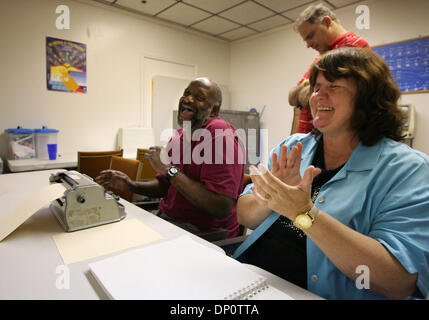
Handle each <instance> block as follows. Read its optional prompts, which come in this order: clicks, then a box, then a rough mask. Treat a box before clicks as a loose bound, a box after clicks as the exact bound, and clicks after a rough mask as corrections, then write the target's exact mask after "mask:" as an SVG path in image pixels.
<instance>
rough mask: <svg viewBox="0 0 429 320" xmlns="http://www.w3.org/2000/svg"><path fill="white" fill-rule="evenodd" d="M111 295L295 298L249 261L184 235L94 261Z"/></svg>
mask: <svg viewBox="0 0 429 320" xmlns="http://www.w3.org/2000/svg"><path fill="white" fill-rule="evenodd" d="M89 268H90V271H91V273H92V274H93V275H94V278H95V279H96V280H97V282H98V283H99V285H100V286H101V288H102V289H103V290H104V291H105V293H106V294H107V296H108V297H109V298H110V299H118V300H123V299H128V300H135V299H144V300H220V299H227V300H246V299H261V300H291V299H292V298H291V297H290V296H288V295H287V294H285V293H283V292H282V291H280V290H277V289H276V288H274V287H272V286H270V285H268V283H267V279H266V278H264V277H262V276H260V275H259V274H257V273H256V272H254V271H252V270H250V269H248V268H247V267H246V266H245V265H243V264H241V263H240V262H238V261H236V260H234V259H232V258H231V257H228V256H227V255H225V253H222V252H219V251H217V250H215V249H212V248H209V247H206V246H204V245H202V244H200V243H198V242H197V241H195V240H193V239H192V238H191V237H189V236H187V235H184V236H181V237H179V238H177V239H174V240H168V241H163V242H160V243H157V244H153V245H150V246H147V247H144V248H139V249H133V250H130V251H127V252H125V253H122V254H119V255H116V256H113V257H109V258H106V259H103V260H100V261H97V262H94V263H90V264H89Z"/></svg>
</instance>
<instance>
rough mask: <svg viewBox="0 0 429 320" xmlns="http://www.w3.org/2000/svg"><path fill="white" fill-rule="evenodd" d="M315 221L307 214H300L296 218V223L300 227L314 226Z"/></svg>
mask: <svg viewBox="0 0 429 320" xmlns="http://www.w3.org/2000/svg"><path fill="white" fill-rule="evenodd" d="M312 224H313V221H311V218H310V217H309V216H307V215H306V214H300V215H299V216H297V217H296V218H295V225H296V226H297V227H298V228H300V229H308V228H310V227H311V226H312Z"/></svg>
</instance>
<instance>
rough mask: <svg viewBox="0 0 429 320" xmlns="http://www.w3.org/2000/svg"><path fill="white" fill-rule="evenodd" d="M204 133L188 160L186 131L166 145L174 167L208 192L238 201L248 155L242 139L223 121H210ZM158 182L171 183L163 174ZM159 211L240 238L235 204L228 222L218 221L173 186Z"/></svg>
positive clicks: (205, 125) (193, 146)
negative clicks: (178, 151)
mask: <svg viewBox="0 0 429 320" xmlns="http://www.w3.org/2000/svg"><path fill="white" fill-rule="evenodd" d="M201 129H205V130H206V131H205V132H204V134H203V135H201V138H200V139H199V140H198V141H192V142H191V150H192V154H193V156H189V154H188V155H185V157H184V155H183V152H182V150H183V136H184V132H183V129H179V130H177V132H176V134H175V135H174V136H173V137H172V138H171V140H170V141H169V144H168V145H167V148H169V149H170V151H169V155H170V157H171V158H172V164H173V165H175V166H177V167H178V168H180V171H181V172H182V173H184V174H185V175H186V176H188V177H189V178H191V179H193V180H196V181H199V182H202V183H203V184H204V186H205V187H206V188H207V189H209V190H211V191H213V192H216V193H218V194H221V195H224V196H227V197H230V198H232V199H235V200H237V199H238V197H239V195H240V193H241V191H242V189H243V177H244V168H245V155H244V154H243V151H242V150H243V149H242V148H241V147H240V141H241V140H240V138H239V136H238V135H235V136H234V132H235V129H234V127H233V126H231V124H229V123H228V122H226V121H225V120H223V119H221V118H220V117H216V118H213V119H210V120H208V121H207V122H205V123H204V124H203V126H202V128H201ZM207 133H209V136H208V137H207V139H208V141H209V140H210V142H208V141H207V143H204V139H206V138H205V137H204V135H207ZM194 135H195V133H194ZM193 139H195V137H193ZM221 141H223V143H222V144H220V142H221ZM177 144H178V145H180V159H179V158H175V157H174V154H173V155H172V152H173V150H174V146H176V147H177ZM202 144H203V145H202ZM197 146H198V148H197ZM176 150H177V149H176ZM194 150H195V152H194ZM227 151H229V152H227ZM210 152H211V154H210ZM196 154H198V155H196ZM201 162H202V163H201ZM198 163H201V164H198ZM157 178H158V179H161V180H162V181H164V182H165V183H168V181H167V179H166V178H165V177H164V176H162V175H160V174H158V175H157ZM159 209H161V211H162V212H164V213H165V214H166V215H168V216H169V217H171V218H174V219H177V220H180V221H184V222H190V223H192V224H194V225H196V226H197V227H198V228H200V229H201V230H215V229H218V228H224V229H226V230H228V232H229V237H235V236H237V235H238V231H239V230H238V229H239V224H238V222H237V215H236V203H235V204H234V207H233V209H232V211H231V213H230V214H229V216H228V217H227V218H225V219H222V220H220V219H216V218H213V217H211V216H209V215H208V214H207V213H204V212H202V211H201V210H200V209H198V208H196V207H195V206H193V205H192V204H191V203H189V202H188V201H187V200H186V199H185V197H183V196H182V194H181V193H180V192H178V191H177V190H176V189H175V188H174V187H173V186H172V185H170V187H169V189H168V194H167V196H165V197H164V198H163V199H162V201H161V203H160V205H159Z"/></svg>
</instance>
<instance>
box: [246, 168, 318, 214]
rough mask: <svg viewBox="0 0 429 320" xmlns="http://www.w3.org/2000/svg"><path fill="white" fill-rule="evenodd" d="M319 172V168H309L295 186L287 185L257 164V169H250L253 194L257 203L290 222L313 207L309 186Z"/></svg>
mask: <svg viewBox="0 0 429 320" xmlns="http://www.w3.org/2000/svg"><path fill="white" fill-rule="evenodd" d="M320 172H321V170H320V169H319V168H315V167H314V166H309V167H308V168H307V169H306V170H305V172H304V177H303V178H302V179H300V181H299V183H298V184H297V185H289V184H286V183H284V182H282V181H281V180H280V179H279V178H277V177H275V176H274V175H273V174H272V173H271V172H270V171H268V170H267V169H266V168H265V166H264V165H262V164H259V165H258V168H256V167H254V166H251V167H250V175H251V178H252V181H253V183H254V187H253V192H254V195H255V198H256V199H257V201H258V203H260V204H263V205H265V206H266V207H268V208H270V209H271V210H273V211H276V212H278V213H279V214H281V215H284V216H285V217H287V218H289V219H290V220H292V221H293V220H294V219H295V217H296V216H297V215H298V214H301V213H303V212H307V211H308V210H310V209H311V207H312V206H313V203H312V202H311V184H312V182H313V179H314V177H315V176H316V175H318V174H319V173H320Z"/></svg>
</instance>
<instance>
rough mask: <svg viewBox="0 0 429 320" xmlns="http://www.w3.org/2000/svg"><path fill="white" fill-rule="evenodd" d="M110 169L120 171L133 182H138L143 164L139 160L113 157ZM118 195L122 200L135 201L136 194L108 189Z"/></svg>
mask: <svg viewBox="0 0 429 320" xmlns="http://www.w3.org/2000/svg"><path fill="white" fill-rule="evenodd" d="M110 169H112V170H118V171H121V172H123V173H125V174H126V175H127V176H128V177H130V178H131V179H132V180H136V178H137V174H138V173H139V171H140V170H141V163H140V161H138V160H134V159H126V158H122V157H117V156H112V160H111V163H110ZM106 189H108V190H110V191H112V192H113V193H115V194H116V195H118V196H120V197H121V198H122V199H125V200H127V201H129V202H131V201H133V197H134V193H132V192H131V191H126V192H124V191H119V190H117V189H114V188H106Z"/></svg>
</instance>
